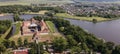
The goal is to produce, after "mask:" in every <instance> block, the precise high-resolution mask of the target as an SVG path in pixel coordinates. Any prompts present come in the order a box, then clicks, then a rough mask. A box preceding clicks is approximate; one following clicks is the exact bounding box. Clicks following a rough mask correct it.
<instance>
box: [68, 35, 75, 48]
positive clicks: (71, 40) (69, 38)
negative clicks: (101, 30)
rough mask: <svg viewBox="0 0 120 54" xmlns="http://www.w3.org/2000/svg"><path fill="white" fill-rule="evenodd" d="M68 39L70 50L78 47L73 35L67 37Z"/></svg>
mask: <svg viewBox="0 0 120 54" xmlns="http://www.w3.org/2000/svg"><path fill="white" fill-rule="evenodd" d="M66 38H67V42H68V45H69V47H70V48H71V47H73V46H76V45H77V42H76V40H74V39H73V37H72V36H71V35H67V36H66Z"/></svg>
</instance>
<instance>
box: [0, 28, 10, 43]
mask: <svg viewBox="0 0 120 54" xmlns="http://www.w3.org/2000/svg"><path fill="white" fill-rule="evenodd" d="M11 29H12V26H11V27H9V29H8V30H7V31H6V32H5V33H4V34H2V35H1V37H0V43H1V42H2V41H3V40H4V39H5V38H6V36H7V35H8V34H9V33H10V31H11Z"/></svg>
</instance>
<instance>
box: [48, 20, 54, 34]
mask: <svg viewBox="0 0 120 54" xmlns="http://www.w3.org/2000/svg"><path fill="white" fill-rule="evenodd" d="M46 24H47V26H48V28H49V30H50V32H52V33H54V32H56V29H55V25H54V24H53V23H52V22H51V21H46Z"/></svg>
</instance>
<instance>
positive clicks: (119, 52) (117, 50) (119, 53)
mask: <svg viewBox="0 0 120 54" xmlns="http://www.w3.org/2000/svg"><path fill="white" fill-rule="evenodd" d="M112 54H120V45H117V46H116V47H115V49H114V50H113V52H112Z"/></svg>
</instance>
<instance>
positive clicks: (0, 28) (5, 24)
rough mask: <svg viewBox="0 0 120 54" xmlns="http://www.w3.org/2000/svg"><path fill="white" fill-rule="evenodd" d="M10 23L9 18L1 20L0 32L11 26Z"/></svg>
mask: <svg viewBox="0 0 120 54" xmlns="http://www.w3.org/2000/svg"><path fill="white" fill-rule="evenodd" d="M11 23H12V22H11V21H9V20H1V21H0V34H3V33H5V32H6V31H7V30H8V29H9V27H10V26H11Z"/></svg>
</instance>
